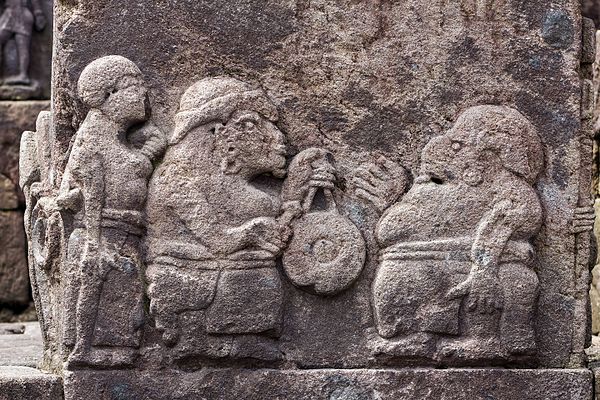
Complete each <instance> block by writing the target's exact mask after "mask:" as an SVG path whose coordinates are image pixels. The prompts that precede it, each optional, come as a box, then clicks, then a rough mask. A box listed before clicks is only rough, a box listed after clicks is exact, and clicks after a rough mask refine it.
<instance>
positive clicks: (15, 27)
mask: <svg viewBox="0 0 600 400" xmlns="http://www.w3.org/2000/svg"><path fill="white" fill-rule="evenodd" d="M41 1H42V0H6V1H5V2H4V9H3V10H2V14H1V15H0V47H1V48H2V49H4V47H5V45H6V44H7V43H8V41H9V40H11V39H14V41H15V44H16V52H17V57H16V60H14V62H15V64H16V65H14V66H11V67H13V68H11V69H14V70H15V71H16V75H14V76H4V77H3V85H5V86H15V85H19V86H23V89H24V90H26V91H27V90H28V91H31V92H32V93H33V92H36V91H39V83H37V82H32V81H31V78H30V76H29V64H30V59H31V37H32V34H33V31H34V29H35V30H38V31H42V30H44V29H45V27H46V24H47V21H46V16H45V15H44V11H43V9H42V3H41ZM33 95H35V94H33Z"/></svg>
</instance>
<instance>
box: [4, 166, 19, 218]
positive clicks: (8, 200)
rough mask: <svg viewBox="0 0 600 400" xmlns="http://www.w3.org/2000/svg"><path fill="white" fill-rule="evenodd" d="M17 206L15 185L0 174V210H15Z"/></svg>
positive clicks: (17, 199)
mask: <svg viewBox="0 0 600 400" xmlns="http://www.w3.org/2000/svg"><path fill="white" fill-rule="evenodd" d="M18 206H19V197H18V191H17V185H15V182H13V181H12V180H10V179H9V178H8V177H7V176H5V175H2V174H0V210H15V209H16V208H17V207H18Z"/></svg>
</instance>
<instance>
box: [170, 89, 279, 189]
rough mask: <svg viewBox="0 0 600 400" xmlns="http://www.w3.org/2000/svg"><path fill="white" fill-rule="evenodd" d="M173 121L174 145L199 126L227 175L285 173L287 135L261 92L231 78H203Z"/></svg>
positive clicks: (192, 90)
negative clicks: (207, 137) (280, 127)
mask: <svg viewBox="0 0 600 400" xmlns="http://www.w3.org/2000/svg"><path fill="white" fill-rule="evenodd" d="M175 119H176V121H175V125H176V126H175V133H174V135H173V138H172V139H171V144H176V143H178V142H180V141H182V140H183V139H184V138H185V137H187V136H188V135H190V134H191V132H192V131H196V130H199V131H201V132H202V133H200V134H201V135H205V136H206V135H209V136H210V138H209V140H208V141H206V140H205V142H206V143H211V145H212V150H211V152H212V154H213V155H214V156H216V157H217V159H218V160H217V161H218V163H219V165H220V168H221V170H222V171H223V172H224V173H225V174H243V175H250V176H253V175H259V174H263V173H272V174H273V175H275V176H278V177H282V176H284V175H285V163H286V159H285V155H286V146H285V137H284V135H283V133H282V132H281V131H280V130H279V129H278V128H277V126H275V122H276V121H277V110H276V108H275V106H274V105H273V104H271V102H270V101H269V99H268V98H267V96H266V95H265V93H264V92H263V91H262V90H258V89H254V88H252V87H251V86H250V85H248V84H246V83H244V82H241V81H239V80H237V79H234V78H229V77H216V78H207V79H203V80H201V81H199V82H197V83H195V84H194V85H192V86H191V87H190V88H189V89H188V90H187V91H186V92H185V94H184V95H183V96H182V99H181V105H180V110H179V112H178V113H177V116H176V118H175ZM203 139H206V137H204V138H203Z"/></svg>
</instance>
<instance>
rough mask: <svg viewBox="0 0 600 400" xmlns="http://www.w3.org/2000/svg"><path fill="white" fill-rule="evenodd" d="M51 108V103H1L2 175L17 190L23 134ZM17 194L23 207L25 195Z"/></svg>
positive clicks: (0, 162)
mask: <svg viewBox="0 0 600 400" xmlns="http://www.w3.org/2000/svg"><path fill="white" fill-rule="evenodd" d="M49 108H50V102H49V101H19V102H16V101H15V102H12V101H9V102H0V154H1V155H2V156H1V157H0V174H2V175H4V176H6V177H8V178H9V179H10V180H11V181H12V183H13V185H14V188H15V189H17V188H18V183H19V143H20V140H21V133H23V131H26V130H31V129H33V128H34V127H35V120H36V118H37V116H38V114H39V113H40V112H41V111H43V110H47V109H49ZM7 184H8V183H7ZM17 193H18V196H19V204H21V205H23V204H24V200H23V194H22V193H21V191H20V190H18V191H17ZM0 208H2V205H1V204H0ZM15 208H16V207H15Z"/></svg>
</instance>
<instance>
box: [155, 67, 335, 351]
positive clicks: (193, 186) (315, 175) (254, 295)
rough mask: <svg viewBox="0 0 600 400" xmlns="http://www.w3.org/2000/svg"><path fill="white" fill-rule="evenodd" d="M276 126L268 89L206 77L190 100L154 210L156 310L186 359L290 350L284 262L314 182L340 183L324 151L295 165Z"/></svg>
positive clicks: (158, 180)
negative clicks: (282, 346)
mask: <svg viewBox="0 0 600 400" xmlns="http://www.w3.org/2000/svg"><path fill="white" fill-rule="evenodd" d="M276 121H277V110H276V108H275V107H274V105H273V104H272V103H271V102H270V100H269V99H268V98H267V96H266V95H265V94H264V92H263V91H262V90H258V89H255V88H253V87H251V86H250V85H248V84H246V83H244V82H241V81H239V80H236V79H233V78H228V77H216V78H207V79H203V80H201V81H199V82H197V83H196V84H194V85H192V86H191V87H190V88H189V89H188V90H187V91H186V92H185V94H184V95H183V96H182V99H181V105H180V110H179V112H178V114H177V115H176V126H175V132H174V134H173V138H172V140H171V142H170V145H171V146H170V148H169V150H168V151H167V154H166V155H165V159H164V161H163V163H162V164H161V166H160V167H159V168H158V169H157V170H156V172H155V173H154V175H153V178H152V180H151V184H150V193H149V199H148V207H147V208H148V216H149V231H148V237H149V238H148V253H149V261H148V269H147V279H148V282H149V297H150V301H151V303H150V310H151V313H152V314H153V316H154V318H155V321H156V326H157V327H158V328H159V330H161V331H162V333H163V340H164V342H165V343H166V344H167V345H168V346H172V347H175V348H174V350H175V353H176V354H179V355H180V356H181V357H192V356H199V357H210V358H222V357H234V358H254V359H260V360H277V359H280V358H281V357H282V355H281V353H280V352H279V350H278V348H277V345H276V341H275V338H277V337H278V336H279V334H280V332H281V324H282V311H283V288H282V281H281V277H280V274H279V272H278V270H277V268H276V258H277V257H278V256H280V255H281V253H282V251H283V249H284V248H285V247H286V245H287V242H288V240H289V237H290V234H291V223H292V221H293V220H294V219H295V218H297V217H298V216H300V215H301V214H302V212H303V208H302V205H303V204H304V202H305V199H306V197H307V193H308V191H309V190H310V188H311V187H318V188H326V189H328V190H332V189H333V180H334V179H335V176H334V170H333V167H332V165H331V164H330V163H329V162H328V157H330V155H328V153H327V152H326V151H323V150H319V149H309V150H306V151H305V152H304V153H301V154H300V155H298V156H297V157H299V158H301V159H302V160H303V161H301V162H297V163H293V164H294V166H293V168H291V169H290V170H289V171H286V144H285V138H284V135H283V133H282V132H281V131H280V130H279V129H278V128H277V126H276V125H275V122H276ZM286 172H288V175H289V177H290V178H289V179H287V180H286V181H285V182H284V184H283V189H282V190H281V192H282V195H280V193H279V192H280V191H279V190H278V189H277V186H281V184H279V185H278V184H277V183H276V182H277V179H281V178H283V177H284V176H285V175H286ZM291 177H295V178H294V179H292V178H291ZM176 356H177V355H176ZM178 357H179V356H178Z"/></svg>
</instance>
